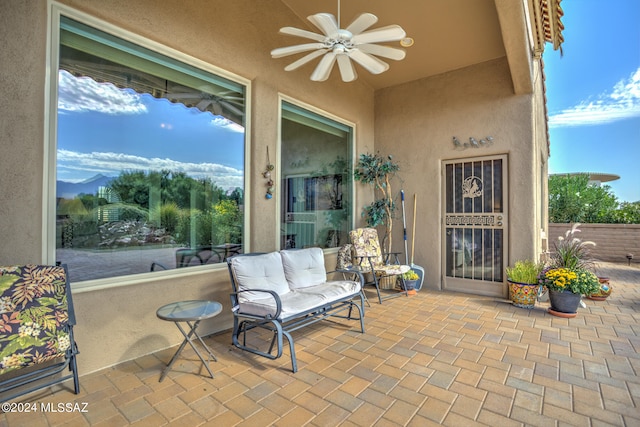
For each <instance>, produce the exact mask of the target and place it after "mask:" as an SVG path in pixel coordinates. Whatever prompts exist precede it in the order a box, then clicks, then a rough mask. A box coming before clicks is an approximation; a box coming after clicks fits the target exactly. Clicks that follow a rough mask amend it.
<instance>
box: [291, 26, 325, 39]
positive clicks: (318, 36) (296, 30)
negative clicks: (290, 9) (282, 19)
mask: <svg viewBox="0 0 640 427" xmlns="http://www.w3.org/2000/svg"><path fill="white" fill-rule="evenodd" d="M280 32H281V33H282V34H288V35H290V36H298V37H304V38H306V39H311V40H315V41H318V42H322V41H324V39H326V38H327V37H326V36H323V35H322V34H318V33H312V32H311V31H307V30H301V29H300V28H294V27H283V28H280Z"/></svg>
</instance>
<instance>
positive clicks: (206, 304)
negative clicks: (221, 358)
mask: <svg viewBox="0 0 640 427" xmlns="http://www.w3.org/2000/svg"><path fill="white" fill-rule="evenodd" d="M221 311H222V304H220V303H219V302H216V301H204V300H195V301H178V302H173V303H171V304H167V305H164V306H162V307H160V308H159V309H158V311H156V315H157V316H158V318H160V319H162V320H166V321H169V322H174V323H175V325H176V326H177V327H178V329H179V330H180V332H181V333H182V335H183V336H184V340H183V341H182V344H180V347H178V350H177V351H176V353H175V354H174V355H173V357H172V358H171V361H170V362H169V363H168V364H167V366H166V367H165V368H164V370H163V371H162V374H161V375H160V381H162V380H163V379H164V377H165V376H166V375H167V373H168V372H169V371H170V370H171V366H173V363H174V362H175V361H176V359H177V358H178V356H179V355H180V353H181V352H182V350H183V349H184V347H185V346H186V345H187V343H188V344H189V345H190V346H191V348H193V350H194V351H195V352H196V354H197V355H198V357H199V358H200V360H201V361H202V364H203V365H204V367H205V368H207V371H208V372H209V375H211V378H213V372H211V369H210V368H209V360H210V358H212V359H213V360H214V361H216V362H217V361H218V359H216V357H215V356H214V355H213V353H212V352H211V349H210V348H209V347H208V346H207V345H206V344H205V343H204V341H202V338H201V337H200V335H198V332H197V328H198V324H200V322H201V321H202V320H205V319H211V318H212V317H215V316H217V315H218V314H220V312H221ZM180 323H186V324H187V326H188V327H189V329H188V331H187V330H185V328H183V327H182V325H180ZM195 339H197V340H198V341H200V344H201V345H202V347H203V348H204V349H205V350H206V352H207V353H208V356H207V360H205V359H204V357H203V356H202V354H201V353H200V351H199V350H198V348H197V347H196V346H195V344H194V340H195Z"/></svg>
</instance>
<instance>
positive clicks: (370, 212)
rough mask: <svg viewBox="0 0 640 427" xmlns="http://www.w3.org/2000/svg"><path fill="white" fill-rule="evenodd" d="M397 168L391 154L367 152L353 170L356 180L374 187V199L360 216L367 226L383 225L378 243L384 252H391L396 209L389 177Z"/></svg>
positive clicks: (398, 168) (393, 174) (390, 177)
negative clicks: (382, 232)
mask: <svg viewBox="0 0 640 427" xmlns="http://www.w3.org/2000/svg"><path fill="white" fill-rule="evenodd" d="M399 170H400V166H399V165H398V164H397V163H395V162H394V161H393V157H392V156H387V158H383V157H382V156H381V155H380V154H369V153H367V154H361V155H360V158H359V159H358V163H357V164H356V168H355V170H354V171H353V177H354V179H355V180H356V181H360V182H362V183H363V184H369V185H372V186H373V188H374V194H375V200H374V201H373V202H372V203H371V204H370V205H369V206H365V207H364V209H363V212H362V216H363V217H364V218H365V219H366V221H367V225H368V226H369V227H378V226H381V225H384V226H385V234H384V237H383V238H382V242H380V244H381V245H382V251H383V252H384V253H386V254H389V253H391V247H392V237H391V232H392V231H393V212H394V211H395V209H396V205H395V203H394V201H393V199H394V194H393V192H392V190H391V179H392V178H393V177H394V176H395V174H396V172H398V171H399Z"/></svg>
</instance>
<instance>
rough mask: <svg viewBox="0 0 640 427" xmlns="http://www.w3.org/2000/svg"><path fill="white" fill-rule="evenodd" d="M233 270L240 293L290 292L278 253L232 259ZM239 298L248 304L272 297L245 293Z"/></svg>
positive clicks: (281, 293) (280, 293)
mask: <svg viewBox="0 0 640 427" xmlns="http://www.w3.org/2000/svg"><path fill="white" fill-rule="evenodd" d="M231 268H232V271H233V275H234V277H235V280H236V284H237V285H238V291H244V290H247V289H264V290H269V291H275V292H276V293H277V294H278V295H283V294H285V293H287V292H289V284H288V283H287V279H286V278H285V276H284V270H283V268H282V258H281V257H280V254H279V253H278V252H271V253H268V254H263V255H251V256H239V257H235V258H232V260H231ZM238 298H239V300H240V301H241V302H246V301H251V300H256V299H264V298H271V297H270V296H269V295H268V294H266V293H264V292H243V293H241V294H240V295H239V296H238Z"/></svg>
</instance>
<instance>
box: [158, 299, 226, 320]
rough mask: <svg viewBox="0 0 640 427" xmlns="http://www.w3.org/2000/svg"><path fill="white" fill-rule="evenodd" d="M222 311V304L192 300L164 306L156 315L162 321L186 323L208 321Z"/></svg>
mask: <svg viewBox="0 0 640 427" xmlns="http://www.w3.org/2000/svg"><path fill="white" fill-rule="evenodd" d="M221 311H222V304H220V303H219V302H216V301H205V300H194V301H178V302H172V303H171V304H167V305H164V306H162V307H160V308H159V309H158V311H156V315H157V316H158V317H159V318H160V319H163V320H170V321H173V322H187V321H195V320H203V319H209V318H211V317H214V316H217V315H218V314H219V313H220V312H221Z"/></svg>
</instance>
